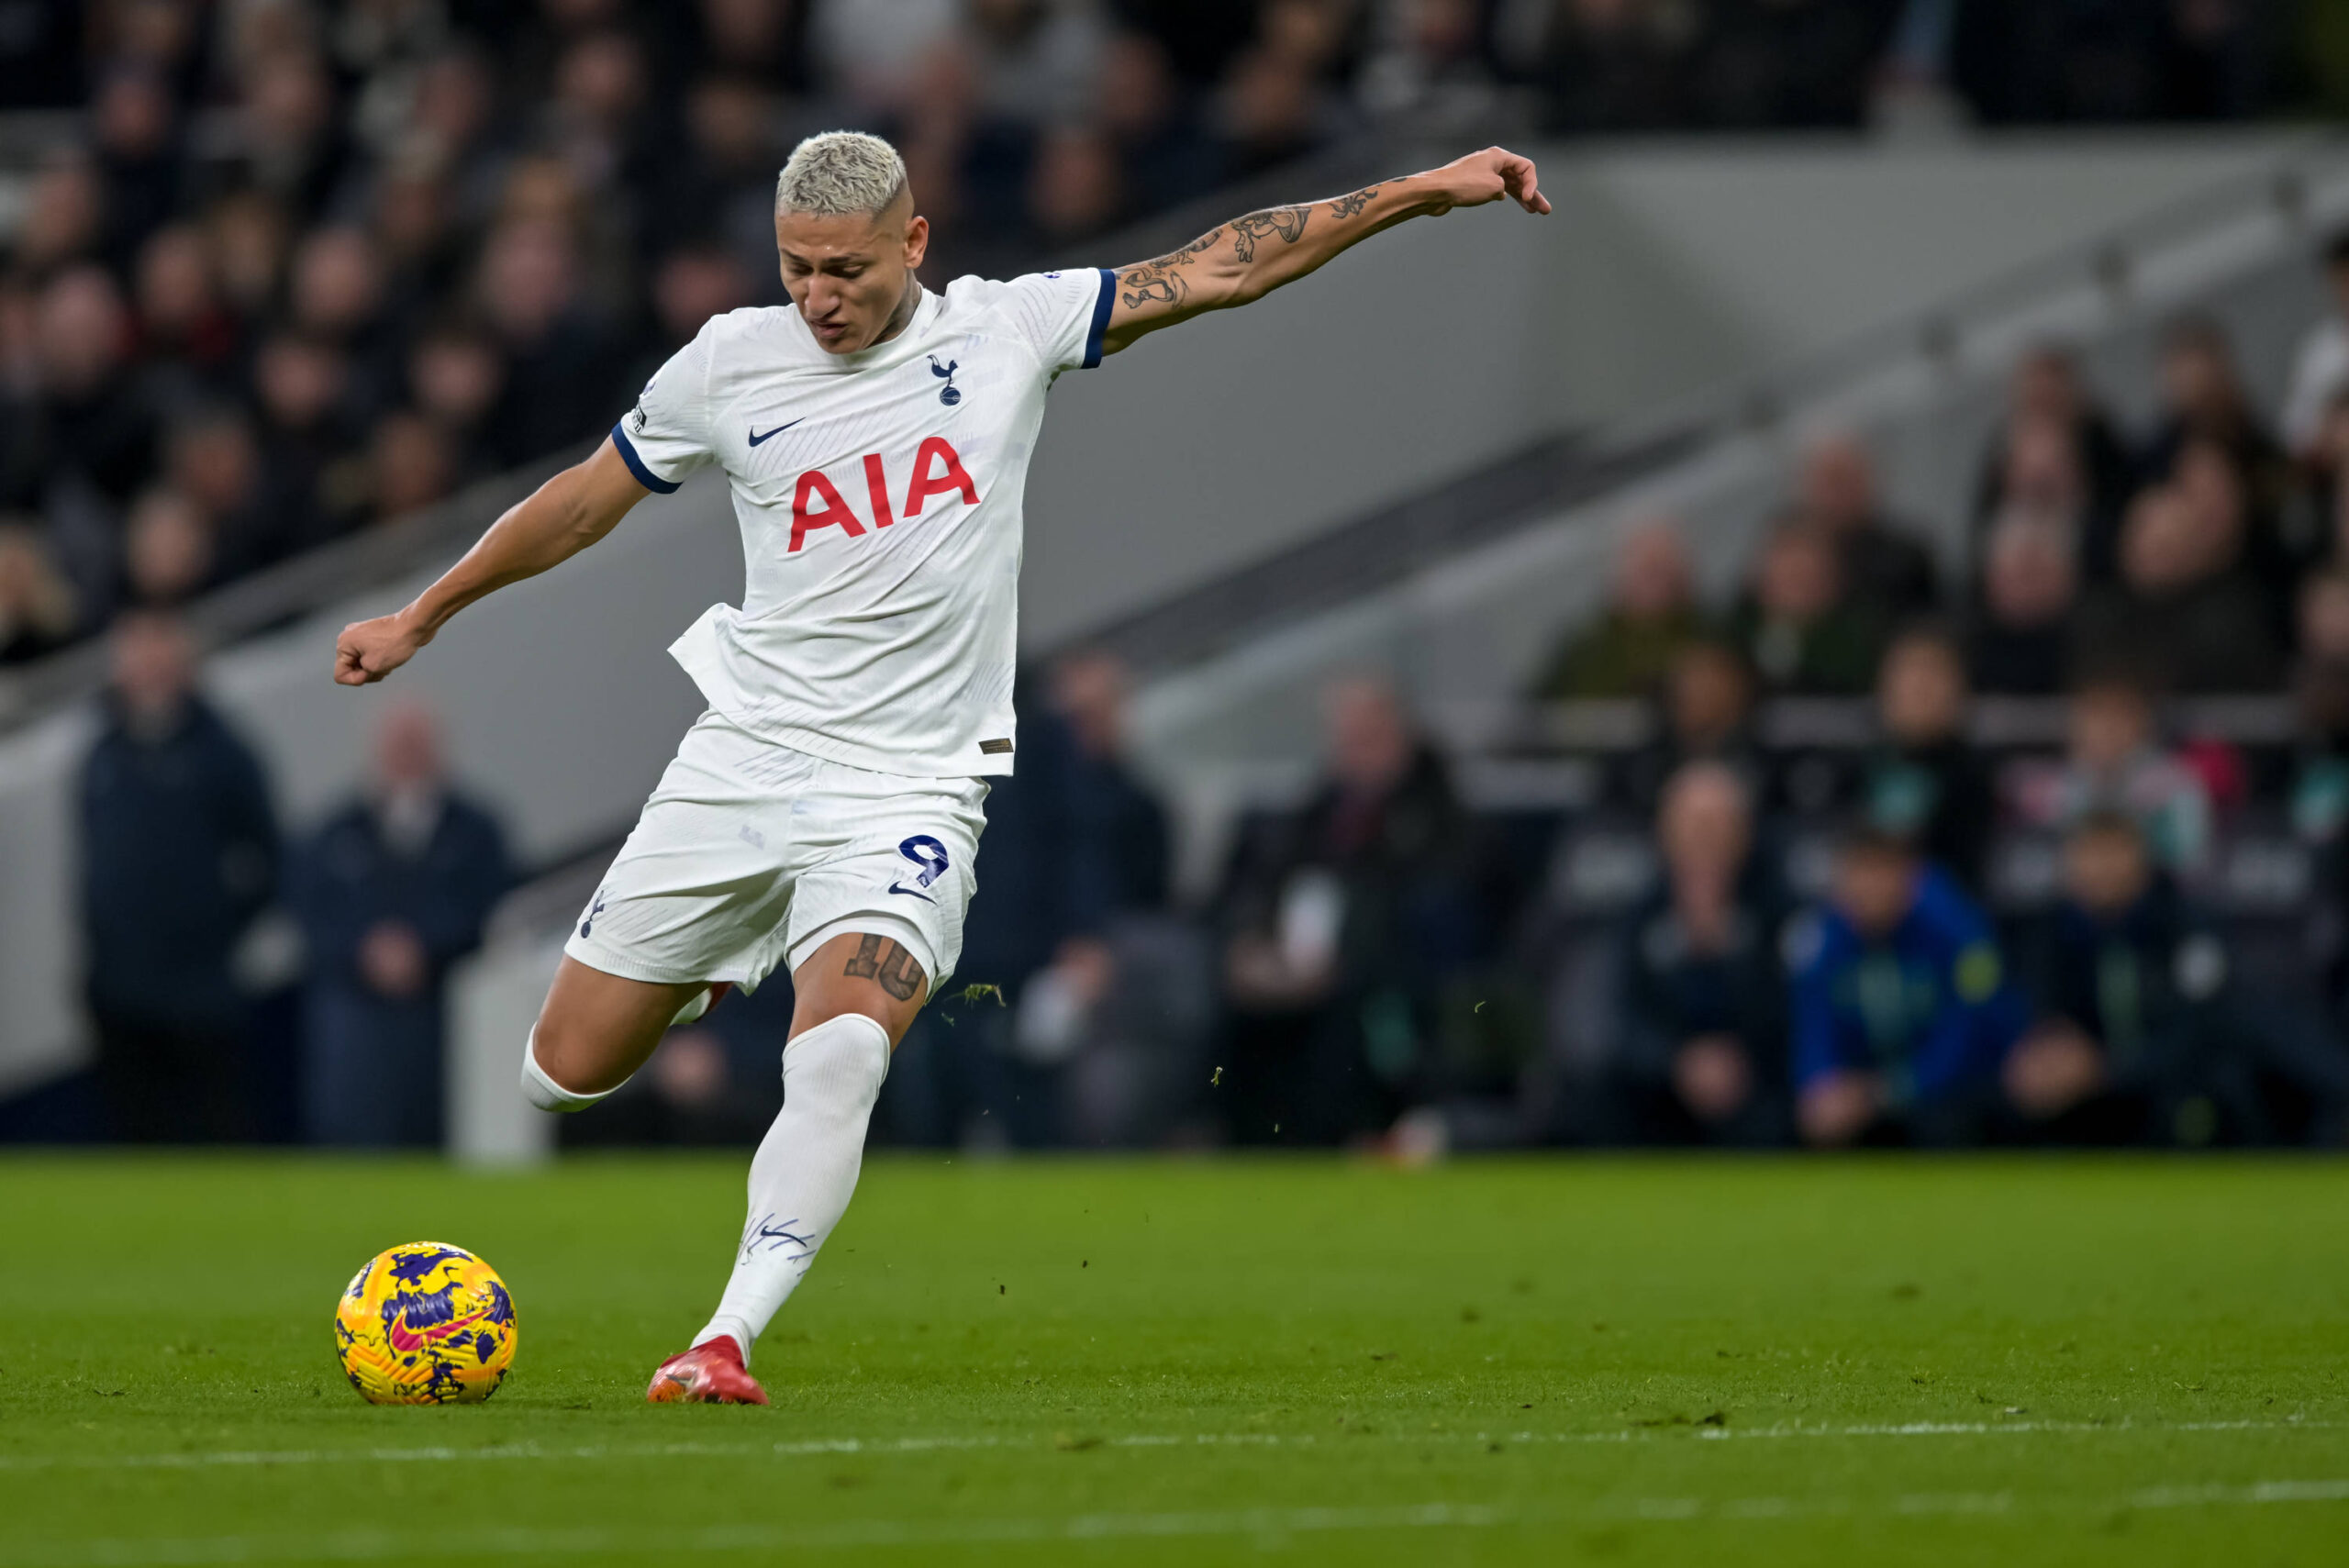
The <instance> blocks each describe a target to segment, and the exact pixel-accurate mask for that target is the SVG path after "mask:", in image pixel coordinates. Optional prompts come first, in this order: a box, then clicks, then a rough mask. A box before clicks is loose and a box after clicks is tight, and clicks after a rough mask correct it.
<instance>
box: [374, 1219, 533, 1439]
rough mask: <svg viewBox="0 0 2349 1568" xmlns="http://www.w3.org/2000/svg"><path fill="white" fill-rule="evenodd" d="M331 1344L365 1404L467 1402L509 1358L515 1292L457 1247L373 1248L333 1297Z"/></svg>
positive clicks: (487, 1388)
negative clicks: (336, 1299)
mask: <svg viewBox="0 0 2349 1568" xmlns="http://www.w3.org/2000/svg"><path fill="white" fill-rule="evenodd" d="M334 1353H335V1355H336V1357H337V1359H339V1360H340V1362H342V1371H343V1375H345V1376H346V1377H348V1378H350V1379H351V1387H353V1388H356V1389H357V1390H359V1396H360V1397H361V1398H362V1399H364V1400H366V1401H367V1403H369V1404H370V1405H473V1404H478V1403H479V1402H480V1401H482V1400H484V1399H486V1398H488V1397H489V1396H491V1395H493V1394H495V1393H496V1392H497V1385H499V1384H501V1383H504V1382H505V1381H506V1373H507V1368H508V1367H511V1366H512V1365H513V1364H514V1298H513V1297H512V1296H507V1294H506V1282H505V1281H504V1280H501V1279H499V1278H498V1277H497V1271H496V1270H495V1269H493V1268H491V1267H490V1266H489V1265H488V1264H487V1263H484V1262H482V1261H481V1260H480V1259H479V1258H476V1257H474V1256H473V1254H472V1253H471V1252H468V1251H465V1250H464V1249H463V1248H462V1247H449V1246H444V1245H442V1244H441V1243H440V1242H438V1241H410V1242H409V1243H407V1245H406V1246H404V1247H394V1248H392V1249H391V1250H389V1251H384V1252H379V1253H377V1254H376V1255H375V1257H374V1259H373V1261H372V1262H369V1263H368V1265H367V1266H366V1267H365V1268H363V1269H362V1270H360V1271H359V1273H358V1274H357V1275H356V1276H355V1277H354V1278H353V1279H352V1280H351V1285H350V1287H349V1288H348V1289H346V1290H345V1291H344V1292H343V1293H342V1299H341V1300H340V1301H339V1302H337V1303H336V1304H335V1310H334Z"/></svg>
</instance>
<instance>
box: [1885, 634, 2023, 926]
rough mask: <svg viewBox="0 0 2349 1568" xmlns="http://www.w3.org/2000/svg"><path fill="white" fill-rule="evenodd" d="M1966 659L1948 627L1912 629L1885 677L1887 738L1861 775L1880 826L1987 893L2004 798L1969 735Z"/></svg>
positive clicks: (1890, 654) (1889, 659) (1894, 650)
mask: <svg viewBox="0 0 2349 1568" xmlns="http://www.w3.org/2000/svg"><path fill="white" fill-rule="evenodd" d="M1967 696H1968V693H1967V691H1966V689H1965V662H1964V660H1963V659H1961V658H1960V657H1959V654H1958V650H1957V644H1956V642H1955V641H1954V640H1953V639H1951V638H1950V637H1949V636H1948V634H1946V633H1945V632H1943V631H1940V630H1937V629H1932V628H1920V629H1917V630H1913V631H1909V632H1906V633H1904V634H1902V635H1901V637H1900V638H1899V639H1898V640H1897V641H1895V642H1894V643H1893V645H1892V647H1891V648H1890V649H1889V650H1888V651H1887V652H1886V654H1885V656H1884V665H1883V668H1882V669H1881V670H1880V671H1879V672H1878V673H1877V676H1876V720H1877V722H1878V723H1879V724H1880V725H1881V726H1882V727H1883V731H1884V739H1883V740H1882V741H1881V742H1880V743H1879V744H1878V745H1877V746H1876V748H1875V750H1874V751H1871V752H1870V753H1869V756H1868V759H1867V762H1866V764H1865V768H1864V770H1863V772H1862V775H1861V780H1860V795H1861V809H1862V811H1863V812H1864V813H1865V816H1866V817H1867V819H1868V822H1869V824H1870V825H1871V826H1873V827H1875V828H1879V829H1881V830H1882V831H1884V832H1887V833H1891V834H1895V835H1898V837H1900V838H1903V839H1906V840H1909V842H1910V843H1912V844H1914V845H1915V846H1916V847H1917V848H1918V849H1919V850H1920V851H1922V852H1923V854H1924V855H1925V857H1926V858H1927V859H1928V860H1931V861H1932V862H1933V863H1934V864H1936V865H1938V866H1940V867H1941V868H1942V869H1943V870H1944V871H1947V872H1949V873H1951V874H1952V875H1954V876H1955V877H1956V878H1957V880H1958V882H1959V883H1960V884H1963V885H1964V886H1965V887H1967V888H1969V889H1971V890H1974V891H1975V892H1976V893H1977V894H1978V893H1979V891H1980V890H1981V887H1982V871H1983V863H1982V862H1983V860H1984V857H1985V856H1986V854H1987V851H1988V850H1989V842H1990V829H1991V828H1992V827H1993V826H1994V824H1995V821H1996V817H1997V814H1998V813H1997V799H1996V796H1995V795H1994V794H1993V792H1992V790H1991V787H1990V774H1989V771H1988V769H1987V768H1986V767H1985V766H1984V765H1983V762H1982V758H1981V755H1980V753H1978V752H1976V751H1975V749H1974V748H1973V747H1972V746H1971V745H1969V744H1967V742H1966V738H1965V708H1966V700H1967Z"/></svg>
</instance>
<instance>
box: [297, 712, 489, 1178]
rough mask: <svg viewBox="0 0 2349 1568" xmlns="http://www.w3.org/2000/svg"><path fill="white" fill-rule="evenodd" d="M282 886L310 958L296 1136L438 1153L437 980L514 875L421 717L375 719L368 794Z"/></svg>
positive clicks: (442, 988)
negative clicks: (453, 783)
mask: <svg viewBox="0 0 2349 1568" xmlns="http://www.w3.org/2000/svg"><path fill="white" fill-rule="evenodd" d="M291 882H292V888H291V892H292V899H291V902H292V904H293V906H294V911H295V916H296V917H297V918H298V919H299V920H300V921H301V924H302V930H303V936H304V939H305V940H306V943H307V945H308V949H309V959H310V973H309V983H308V986H307V988H306V992H305V995H304V997H303V1073H302V1122H303V1135H304V1136H305V1137H306V1139H307V1140H309V1141H311V1142H313V1143H325V1144H336V1145H342V1146H360V1147H376V1148H382V1147H395V1146H406V1147H421V1146H427V1145H430V1144H433V1143H437V1142H438V1141H439V1140H440V1130H441V1117H440V1106H441V1095H442V1070H441V1047H442V1035H443V1030H444V1027H445V1021H444V1018H443V1011H444V1002H445V999H446V998H445V993H446V990H447V984H448V977H449V971H450V968H451V965H453V964H454V963H455V962H457V960H459V959H460V958H462V957H463V956H464V955H465V954H467V953H469V952H471V951H473V949H474V948H476V947H478V946H480V945H481V938H482V924H483V922H484V920H486V919H487V918H488V917H489V912H490V910H491V908H492V907H493V906H495V904H496V903H497V901H498V900H499V899H500V898H502V897H504V896H505V895H506V892H507V888H508V887H509V886H510V885H511V884H512V874H511V872H510V870H509V869H508V862H507V855H506V841H505V836H504V835H503V834H502V833H501V832H500V831H499V829H498V826H497V823H496V820H495V818H493V817H491V816H490V815H489V814H488V813H487V812H486V811H484V810H483V809H482V808H481V807H480V806H474V805H473V804H472V803H470V802H469V801H467V800H466V799H465V798H464V797H463V796H462V795H459V794H457V793H456V792H455V791H453V790H451V788H450V787H449V785H448V781H447V773H446V770H445V769H444V768H443V766H442V762H441V755H440V735H439V731H438V728H437V727H436V726H435V725H434V723H433V720H432V717H431V716H430V715H429V714H428V713H427V712H426V711H425V710H424V709H423V708H421V707H419V706H416V705H414V704H403V705H401V706H395V707H393V708H392V709H391V710H390V711H388V712H387V713H385V714H384V718H383V721H382V724H381V726H380V727H379V728H378V729H377V731H376V735H375V772H374V777H373V779H372V780H371V781H370V784H369V787H368V789H367V790H366V792H365V793H364V795H362V797H361V798H360V799H358V800H355V801H353V802H351V805H350V806H346V807H345V808H344V809H342V810H341V811H340V812H337V813H336V814H335V815H334V816H333V817H329V818H328V820H327V822H326V824H325V825H324V826H323V827H321V828H319V829H318V831H317V836H316V837H314V838H313V839H311V840H310V841H309V842H308V843H307V844H306V845H304V846H303V848H302V851H301V852H300V853H299V854H298V855H297V856H296V857H295V862H294V866H293V873H292V877H291Z"/></svg>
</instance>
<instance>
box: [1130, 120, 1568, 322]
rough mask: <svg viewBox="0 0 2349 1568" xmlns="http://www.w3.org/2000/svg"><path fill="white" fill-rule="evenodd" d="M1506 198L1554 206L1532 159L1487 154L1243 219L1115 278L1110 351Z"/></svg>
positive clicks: (1528, 206)
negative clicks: (1345, 254) (1371, 245)
mask: <svg viewBox="0 0 2349 1568" xmlns="http://www.w3.org/2000/svg"><path fill="white" fill-rule="evenodd" d="M1503 198H1507V199H1508V200H1511V201H1514V202H1516V203H1517V205H1518V206H1521V207H1523V208H1524V209H1525V210H1526V211H1528V212H1533V213H1545V212H1548V211H1549V210H1550V198H1549V197H1547V196H1545V195H1542V193H1541V191H1540V189H1539V188H1538V187H1537V185H1536V183H1535V178H1534V172H1533V160H1531V158H1525V157H1521V156H1520V155H1519V154H1517V153H1514V152H1511V151H1509V150H1507V149H1505V148H1499V147H1487V148H1486V149H1485V150H1483V151H1482V152H1472V153H1470V154H1469V155H1468V156H1467V157H1465V158H1459V159H1454V160H1453V161H1452V162H1449V163H1447V164H1445V165H1444V166H1443V167H1442V168H1441V169H1431V170H1429V171H1428V172H1426V173H1424V174H1407V175H1405V176H1403V177H1402V178H1401V179H1398V180H1386V181H1382V182H1381V183H1378V184H1375V185H1365V186H1364V187H1363V188H1362V189H1361V190H1359V191H1355V192H1353V194H1351V195H1342V196H1339V197H1337V198H1335V199H1334V200H1330V201H1325V202H1308V203H1306V204H1305V205H1303V206H1278V207H1267V208H1265V209H1264V211H1262V212H1252V213H1249V214H1248V215H1247V216H1245V217H1235V218H1233V219H1232V220H1231V221H1230V223H1227V224H1225V225H1223V226H1222V227H1221V228H1211V229H1209V230H1208V231H1207V232H1206V233H1205V234H1202V235H1200V236H1199V237H1198V238H1197V239H1194V240H1192V241H1191V242H1190V243H1189V244H1188V245H1186V246H1184V247H1183V248H1182V249H1181V250H1175V251H1170V252H1169V253H1168V254H1166V255H1163V256H1161V257H1159V258H1158V259H1156V260H1155V261H1138V262H1135V263H1134V264H1132V265H1131V266H1125V267H1119V269H1117V272H1118V282H1117V290H1118V297H1117V301H1116V303H1115V304H1113V305H1112V306H1110V309H1109V326H1108V331H1107V332H1106V333H1105V334H1103V337H1102V339H1101V348H1102V351H1103V352H1104V353H1110V354H1114V353H1116V352H1117V351H1118V350H1120V349H1122V348H1124V347H1125V346H1126V345H1127V344H1129V343H1130V342H1132V341H1133V340H1134V339H1137V338H1139V337H1141V335H1142V334H1143V333H1145V332H1155V331H1157V330H1158V329H1159V328H1162V327H1172V326H1174V325H1175V323H1176V322H1178V321H1188V320H1189V319H1190V318H1191V317H1194V316H1198V315H1201V314H1203V313H1204V312H1207V311H1210V310H1229V309H1230V308H1231V307H1232V306H1235V305H1246V304H1248V303H1249V302H1251V301H1252V300H1258V299H1262V298H1264V295H1268V294H1270V293H1272V292H1273V290H1275V289H1276V288H1278V287H1280V286H1281V285H1282V284H1288V283H1295V282H1296V281H1297V279H1299V278H1301V277H1303V276H1305V274H1306V273H1308V272H1311V271H1313V269H1314V268H1316V267H1318V266H1319V265H1320V264H1321V263H1322V262H1324V261H1328V260H1329V259H1330V257H1332V256H1334V255H1336V254H1337V253H1338V252H1339V251H1341V250H1345V249H1346V248H1347V247H1348V246H1352V245H1359V244H1360V243H1362V241H1364V240H1365V239H1369V238H1370V237H1371V236H1372V235H1374V234H1375V233H1377V232H1378V231H1379V230H1380V229H1382V228H1394V227H1395V225H1397V224H1398V223H1401V222H1403V221H1404V220H1405V219H1407V218H1414V217H1439V216H1441V215H1442V214H1444V213H1447V212H1450V211H1451V210H1452V209H1453V207H1456V206H1484V205H1485V204H1486V202H1497V201H1500V200H1502V199H1503Z"/></svg>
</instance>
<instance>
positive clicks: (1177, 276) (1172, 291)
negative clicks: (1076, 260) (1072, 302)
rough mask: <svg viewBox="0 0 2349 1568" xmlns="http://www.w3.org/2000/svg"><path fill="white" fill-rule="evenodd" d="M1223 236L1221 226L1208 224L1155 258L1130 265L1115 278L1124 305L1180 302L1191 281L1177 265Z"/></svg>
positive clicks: (1183, 264) (1135, 306)
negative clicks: (1122, 292) (1121, 289)
mask: <svg viewBox="0 0 2349 1568" xmlns="http://www.w3.org/2000/svg"><path fill="white" fill-rule="evenodd" d="M1221 238H1223V230H1222V229H1221V228H1210V229H1208V231H1207V232H1206V233H1205V234H1202V235H1200V236H1199V237H1198V238H1197V239H1194V240H1192V241H1191V242H1190V243H1189V244H1188V245H1186V246H1184V247H1183V248H1182V249H1181V250H1169V251H1168V252H1167V253H1166V254H1165V255H1163V256H1161V257H1158V258H1157V259H1156V260H1154V261H1144V262H1143V263H1142V264H1141V266H1139V267H1134V268H1130V269H1129V270H1128V272H1126V274H1125V275H1124V276H1123V277H1121V278H1119V280H1118V282H1119V284H1121V285H1122V286H1123V287H1124V288H1125V290H1126V295H1125V301H1126V306H1127V308H1128V309H1130V310H1140V309H1141V307H1142V306H1145V305H1152V304H1155V305H1164V306H1179V305H1181V304H1182V303H1183V301H1184V300H1186V299H1187V298H1189V297H1190V293H1191V285H1190V284H1186V283H1185V282H1184V281H1183V277H1182V273H1181V272H1180V271H1179V270H1178V269H1180V268H1184V267H1187V266H1189V265H1190V264H1191V263H1192V262H1194V261H1197V260H1198V259H1199V257H1200V256H1201V255H1202V254H1204V253H1205V252H1206V251H1207V250H1208V247H1210V246H1212V245H1213V244H1214V243H1215V242H1216V241H1217V240H1218V239H1221Z"/></svg>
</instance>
